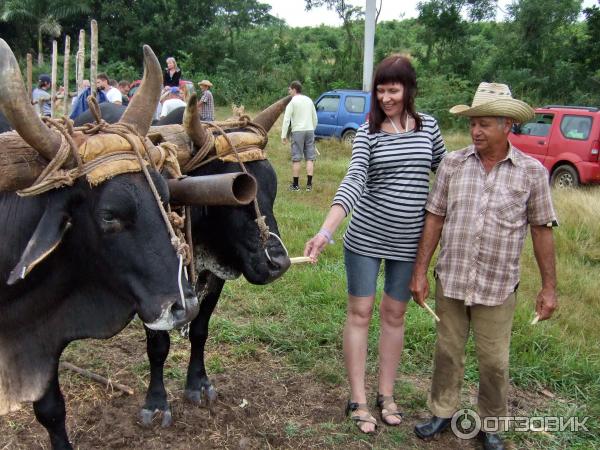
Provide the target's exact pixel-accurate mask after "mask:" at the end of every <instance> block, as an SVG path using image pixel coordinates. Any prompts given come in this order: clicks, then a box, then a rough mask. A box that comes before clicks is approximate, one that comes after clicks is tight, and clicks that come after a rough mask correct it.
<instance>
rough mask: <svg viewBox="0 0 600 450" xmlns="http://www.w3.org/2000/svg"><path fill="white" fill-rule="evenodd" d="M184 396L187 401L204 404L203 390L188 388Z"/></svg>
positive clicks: (199, 404)
mask: <svg viewBox="0 0 600 450" xmlns="http://www.w3.org/2000/svg"><path fill="white" fill-rule="evenodd" d="M184 396H185V399H186V400H187V401H189V402H191V403H193V404H194V405H198V406H201V405H202V391H199V390H198V391H195V390H191V389H186V390H185V393H184Z"/></svg>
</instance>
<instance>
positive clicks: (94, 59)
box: [90, 20, 98, 97]
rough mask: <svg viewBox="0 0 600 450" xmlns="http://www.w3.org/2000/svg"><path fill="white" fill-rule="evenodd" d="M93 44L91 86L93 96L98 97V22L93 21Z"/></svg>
mask: <svg viewBox="0 0 600 450" xmlns="http://www.w3.org/2000/svg"><path fill="white" fill-rule="evenodd" d="M91 28H92V44H91V50H90V52H91V55H90V84H91V85H92V95H93V96H94V97H95V96H96V76H97V75H98V22H96V21H95V20H92V26H91Z"/></svg>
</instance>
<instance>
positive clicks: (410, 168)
mask: <svg viewBox="0 0 600 450" xmlns="http://www.w3.org/2000/svg"><path fill="white" fill-rule="evenodd" d="M420 117H421V119H422V121H423V127H422V130H421V131H414V130H412V131H409V132H406V133H387V132H385V131H379V132H377V133H373V134H371V133H369V128H368V124H364V125H362V126H361V127H360V128H359V129H358V131H357V133H356V138H355V140H354V145H353V147H352V158H351V160H350V167H349V168H348V173H347V174H346V176H345V178H344V180H343V181H342V184H341V185H340V187H339V188H338V191H337V193H336V195H335V197H334V199H333V204H334V205H335V204H338V205H340V206H342V208H344V210H345V211H346V215H348V214H349V213H350V212H351V211H353V213H352V218H351V220H350V224H349V225H348V229H347V230H346V233H345V234H344V246H345V247H346V248H347V249H348V250H350V251H353V252H355V253H358V254H360V255H365V256H372V257H376V258H386V259H392V260H398V261H414V259H415V256H416V254H417V247H418V245H419V239H420V237H421V232H422V230H423V224H424V217H425V203H426V201H427V194H428V192H429V175H430V172H431V171H435V170H436V169H437V167H438V165H439V164H440V161H441V160H442V158H444V156H446V147H445V146H444V141H443V140H442V136H441V133H440V129H439V127H438V125H437V122H436V121H435V119H434V118H433V117H430V116H427V115H425V114H420Z"/></svg>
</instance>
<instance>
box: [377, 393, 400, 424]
mask: <svg viewBox="0 0 600 450" xmlns="http://www.w3.org/2000/svg"><path fill="white" fill-rule="evenodd" d="M377 407H378V408H379V411H380V412H381V421H382V422H383V423H385V424H386V425H389V426H391V427H394V426H398V425H400V424H401V423H402V416H403V414H402V412H401V411H400V410H399V409H398V405H396V402H395V401H394V397H393V396H391V395H381V394H377ZM391 416H394V417H397V418H398V419H399V420H400V422H398V423H390V422H388V421H387V418H388V417H391Z"/></svg>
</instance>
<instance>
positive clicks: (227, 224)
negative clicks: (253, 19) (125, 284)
mask: <svg viewBox="0 0 600 450" xmlns="http://www.w3.org/2000/svg"><path fill="white" fill-rule="evenodd" d="M289 100H290V97H286V98H285V99H282V100H280V101H279V102H277V103H275V104H273V105H272V106H270V107H269V108H267V109H266V110H265V111H263V112H262V113H260V114H259V115H258V116H257V117H256V118H255V119H254V122H255V123H258V124H260V125H261V126H262V127H263V128H264V129H265V130H266V131H267V132H268V131H269V130H270V128H271V127H272V126H273V124H274V122H275V121H276V120H277V118H278V116H279V115H280V114H281V112H282V111H283V109H284V108H285V106H286V105H287V103H288V102H289ZM175 111H177V110H175ZM188 111H189V113H188V112H187V111H186V114H189V116H188V117H190V120H191V121H192V122H195V125H196V126H191V127H189V128H187V131H188V133H195V134H193V135H192V136H190V138H191V140H192V141H193V142H194V144H195V145H196V147H197V148H201V147H202V146H203V144H204V142H205V141H206V139H207V137H208V136H207V130H206V127H205V126H204V125H202V124H201V123H200V122H199V120H198V118H197V110H196V107H195V102H194V101H191V102H190V103H189V104H188ZM156 129H160V127H152V131H151V133H152V132H153V131H154V130H156ZM244 164H245V167H246V169H247V170H248V172H249V173H250V174H252V175H253V176H254V177H255V178H256V180H257V187H258V191H257V197H256V198H257V201H258V206H259V210H260V213H261V214H263V215H264V216H265V218H266V223H267V225H268V227H269V229H270V232H271V234H270V237H269V239H268V241H267V243H266V245H263V244H262V242H261V238H260V235H259V229H258V226H257V223H256V218H257V217H256V215H257V213H256V211H255V209H254V207H253V205H252V204H250V205H247V206H244V207H231V206H212V207H202V208H198V207H196V208H192V221H193V222H192V235H193V237H194V249H195V252H196V255H197V258H196V261H197V265H198V267H199V268H200V270H199V274H198V280H197V284H196V293H197V295H198V297H199V301H200V312H199V313H198V316H197V317H196V318H195V319H194V320H193V321H192V322H191V324H190V328H189V340H190V343H191V353H190V360H189V365H188V371H187V378H186V384H185V397H186V398H187V399H188V400H190V401H191V402H193V403H195V404H197V405H202V404H207V403H208V404H210V403H211V402H213V401H214V400H216V397H217V391H216V390H215V388H214V386H213V385H212V384H211V381H210V379H209V378H208V375H207V373H206V368H205V363H204V349H205V344H206V340H207V337H208V323H209V320H210V317H211V315H212V313H213V311H214V309H215V306H216V305H217V302H218V300H219V297H220V295H221V291H222V289H223V285H224V283H225V281H226V280H228V279H234V278H237V277H239V276H240V274H241V275H244V277H245V278H246V279H247V280H248V281H249V282H250V283H253V284H267V283H270V282H271V281H274V280H275V279H277V278H278V277H280V276H281V275H283V273H285V271H286V270H287V269H288V268H289V266H290V259H289V257H288V255H287V251H286V250H285V247H284V246H283V243H282V242H281V240H280V239H279V229H278V227H277V221H276V220H275V216H274V214H273V204H274V202H275V197H276V195H277V177H276V174H275V171H274V170H273V167H272V166H271V164H270V163H269V162H268V160H259V161H253V162H246V163H244ZM238 170H239V165H238V163H231V162H222V161H220V160H218V159H217V160H215V161H212V162H210V163H208V164H207V165H204V166H201V167H199V168H198V169H196V170H194V171H192V172H191V173H190V174H189V175H194V176H197V175H212V174H218V173H228V172H236V171H238ZM146 336H147V351H148V358H149V361H150V384H149V386H148V391H147V394H146V400H145V403H144V406H143V408H142V411H141V420H142V423H143V424H145V425H149V424H151V422H152V420H153V418H154V416H155V415H156V414H159V415H162V426H168V425H170V424H171V421H172V416H171V411H170V408H169V404H168V401H167V393H166V391H165V388H164V382H163V366H164V362H165V360H166V358H167V356H168V353H169V346H170V339H169V333H168V332H166V331H155V330H150V329H149V328H148V327H146Z"/></svg>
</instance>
